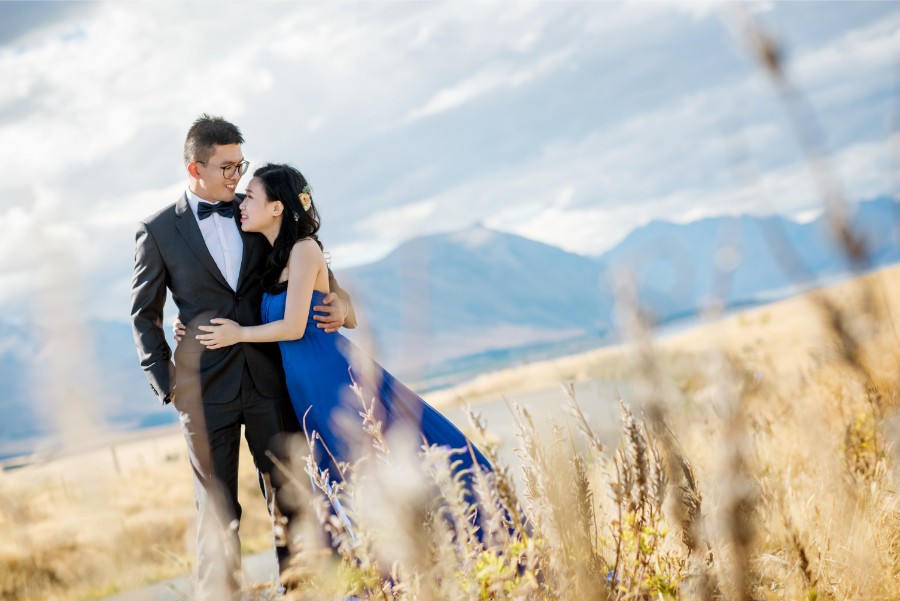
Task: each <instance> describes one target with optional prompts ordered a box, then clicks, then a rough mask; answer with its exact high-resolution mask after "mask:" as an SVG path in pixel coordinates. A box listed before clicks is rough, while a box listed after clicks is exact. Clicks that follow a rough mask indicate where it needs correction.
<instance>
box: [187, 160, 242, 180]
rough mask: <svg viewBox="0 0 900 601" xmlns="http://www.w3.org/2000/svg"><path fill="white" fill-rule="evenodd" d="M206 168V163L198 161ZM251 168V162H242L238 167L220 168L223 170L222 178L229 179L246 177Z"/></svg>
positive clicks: (224, 166)
mask: <svg viewBox="0 0 900 601" xmlns="http://www.w3.org/2000/svg"><path fill="white" fill-rule="evenodd" d="M196 162H198V163H200V164H201V165H203V166H204V167H206V163H204V162H203V161H196ZM249 168H250V161H241V162H240V163H238V164H237V165H223V166H222V167H219V169H221V170H222V176H223V177H225V178H226V179H227V178H230V177H234V175H235V174H238V175H244V174H245V173H247V169H249Z"/></svg>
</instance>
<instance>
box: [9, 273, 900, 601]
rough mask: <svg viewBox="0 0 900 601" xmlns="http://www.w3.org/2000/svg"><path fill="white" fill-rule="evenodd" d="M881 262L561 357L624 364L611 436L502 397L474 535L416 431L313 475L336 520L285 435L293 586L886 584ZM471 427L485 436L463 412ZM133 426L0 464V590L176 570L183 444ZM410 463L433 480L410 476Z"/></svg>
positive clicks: (894, 281)
mask: <svg viewBox="0 0 900 601" xmlns="http://www.w3.org/2000/svg"><path fill="white" fill-rule="evenodd" d="M898 276H900V269H898V268H891V269H888V270H884V271H882V272H879V273H876V274H873V275H870V276H866V277H863V278H860V279H858V280H855V281H853V282H848V283H845V284H842V285H839V286H835V287H832V288H830V289H828V290H827V291H825V292H819V293H815V295H814V296H811V297H810V296H807V297H806V298H798V299H792V300H789V301H785V302H783V303H780V304H777V305H772V306H769V307H765V308H761V309H757V310H755V311H752V312H748V313H745V314H741V315H738V316H734V317H731V318H729V319H726V320H723V321H720V322H718V323H715V324H711V325H707V326H704V327H703V328H699V329H697V330H695V331H692V332H687V333H684V334H681V335H679V336H676V337H673V338H670V339H667V340H664V341H660V342H656V343H651V342H650V341H649V340H647V339H646V338H642V337H641V332H640V331H637V334H636V339H635V344H632V345H630V346H629V347H627V348H622V349H619V351H617V352H610V351H606V352H604V353H601V354H597V353H589V354H586V355H583V356H581V357H580V358H572V359H567V360H566V361H568V362H569V363H571V364H572V365H574V364H576V363H579V362H580V366H581V367H580V373H582V375H583V376H584V377H592V376H593V375H596V374H598V373H611V372H615V373H616V375H617V376H625V377H627V378H633V379H634V380H635V381H636V382H638V383H639V384H640V385H638V386H636V387H635V388H634V391H633V392H632V393H630V394H631V395H632V396H631V398H624V399H622V401H623V403H622V409H621V415H622V436H621V443H620V444H619V445H618V447H617V448H605V447H604V445H603V444H602V443H601V441H600V440H598V439H597V437H596V436H595V435H593V433H592V422H591V420H590V418H589V416H585V415H584V414H582V413H581V411H580V410H579V409H578V405H577V399H575V398H574V392H573V390H572V388H571V387H564V390H563V391H562V392H560V393H559V394H558V402H559V405H560V406H561V407H568V410H569V412H570V413H571V414H572V415H574V421H570V422H569V423H570V425H569V426H568V427H563V426H562V425H555V424H548V423H541V424H534V423H532V418H531V416H530V415H529V414H528V412H527V411H525V410H524V409H522V408H518V407H515V406H514V405H513V406H511V411H512V413H513V415H514V418H515V420H516V421H517V428H518V432H519V434H518V438H517V440H516V441H511V440H502V441H501V444H502V445H507V446H508V445H515V446H516V447H517V451H516V456H517V460H516V462H515V463H516V465H512V466H508V467H507V466H504V464H503V461H502V460H501V459H500V456H499V455H498V454H497V449H496V448H494V447H491V446H490V445H489V446H488V451H489V453H490V454H491V457H492V460H493V461H495V462H496V465H497V467H498V469H497V471H496V473H494V474H481V475H478V477H477V479H476V486H475V489H476V492H477V494H478V496H479V503H478V506H479V507H480V514H479V516H480V519H481V524H480V525H481V527H482V529H483V534H482V536H481V537H480V538H479V536H478V535H476V532H475V529H474V528H475V526H474V525H473V523H472V521H471V519H470V518H471V517H472V515H473V511H474V506H472V505H470V504H468V503H466V502H465V498H464V497H463V496H462V492H461V488H460V485H459V483H458V482H457V481H455V480H454V479H453V478H452V476H451V472H450V471H449V470H448V469H447V464H446V460H447V457H446V454H445V453H444V452H443V451H442V450H440V449H428V450H426V451H425V452H424V454H422V453H420V454H418V455H417V454H415V453H412V452H409V449H410V446H409V445H408V444H405V443H404V441H403V440H395V439H391V440H385V439H384V436H383V435H382V434H381V432H380V429H379V427H378V425H377V423H376V422H374V421H373V420H371V419H370V420H368V421H367V427H366V431H367V433H368V438H369V439H370V440H371V441H372V443H373V444H372V445H371V449H372V453H370V454H368V455H367V456H366V458H365V459H363V460H360V461H359V462H358V463H357V464H354V465H353V466H347V474H348V481H347V482H346V486H345V487H341V486H339V487H337V490H336V492H333V493H329V494H332V495H336V497H337V498H339V499H340V501H341V503H342V506H343V507H344V508H345V509H346V511H347V513H348V515H349V517H350V521H351V524H352V527H351V528H352V534H351V529H349V528H348V527H347V524H346V523H345V522H344V521H341V520H338V519H336V518H335V517H334V516H333V513H332V512H330V511H328V506H329V499H328V496H329V494H326V493H325V492H324V490H323V489H324V488H325V486H324V485H325V478H327V476H326V475H324V474H320V473H317V472H316V471H315V469H314V468H313V467H312V466H309V465H307V464H305V463H304V462H303V456H304V455H305V453H303V452H302V449H301V452H300V453H298V454H297V457H298V459H299V461H298V462H297V465H295V466H294V468H293V469H294V470H295V475H296V476H297V483H298V492H299V495H300V496H301V497H303V503H304V504H306V505H307V506H308V507H309V508H310V510H309V511H306V512H305V514H304V518H303V519H302V520H300V522H299V523H298V524H295V530H294V534H295V538H294V543H295V551H296V553H297V554H296V560H295V561H296V565H295V569H294V570H293V573H292V574H291V578H290V581H291V582H293V583H294V584H295V586H297V588H296V589H295V590H294V591H293V592H292V593H291V594H292V595H293V597H294V598H297V599H340V598H343V597H345V596H346V595H347V594H355V595H358V596H359V597H361V598H371V599H451V598H452V599H473V598H493V599H505V598H520V599H583V598H595V599H631V598H638V599H640V598H648V599H649V598H660V597H662V598H676V599H813V598H818V599H860V600H862V599H866V600H869V599H896V598H898V597H900V584H898V582H900V559H898V558H900V499H898V495H897V492H896V491H897V479H898V469H897V466H898V462H897V457H896V452H897V449H898V447H897V445H896V441H897V439H898V438H900V413H898V409H900V407H898V373H900V371H898V362H900V346H898V342H897V337H896V334H895V329H894V324H893V320H892V315H897V314H900V313H898V312H900V277H898ZM823 299H827V301H826V300H823ZM885 299H894V302H893V305H887V304H885V303H884V300H885ZM791 337H793V338H795V339H796V344H794V345H791V344H784V341H785V339H787V340H790V339H791ZM557 363H558V362H557ZM566 375H571V374H566ZM498 381H500V382H502V381H503V379H502V376H501V377H500V379H499V380H498ZM549 383H550V382H548V381H545V382H544V385H547V384H549ZM610 402H615V399H610ZM572 423H574V424H576V427H572V426H571V424H572ZM488 426H489V425H488ZM470 432H471V434H472V435H473V437H475V438H476V439H479V440H482V441H484V440H496V437H493V436H491V434H490V433H489V432H487V431H486V426H483V425H481V424H480V423H478V420H477V419H476V420H475V423H474V425H473V427H472V429H471V431H470ZM548 435H549V436H548ZM148 444H150V443H148V442H144V443H142V445H143V446H142V447H140V448H142V449H143V453H144V454H143V455H140V454H137V453H136V452H135V453H133V454H132V456H130V455H129V454H128V452H127V449H126V448H125V447H120V448H119V451H118V454H117V456H116V461H115V463H114V462H113V460H112V457H111V455H109V454H99V453H98V454H97V455H96V456H95V457H93V458H81V459H79V460H77V461H76V460H74V459H73V460H70V461H69V462H68V463H56V464H50V465H47V466H44V467H32V468H27V469H25V470H21V471H18V472H12V473H9V474H5V475H4V476H3V478H2V480H0V503H2V505H0V508H2V512H0V520H2V521H0V532H2V536H0V541H2V543H0V544H2V547H0V591H2V595H0V598H3V599H10V600H12V599H15V600H25V599H90V598H97V597H101V596H103V595H104V594H112V593H114V592H116V591H118V590H123V589H128V588H131V587H134V586H138V585H140V584H141V583H143V582H146V581H149V580H153V579H159V578H165V577H169V576H172V575H175V574H180V573H184V572H185V571H187V570H188V566H189V565H190V563H191V554H192V544H191V542H192V538H193V525H192V523H191V522H192V519H193V515H194V510H193V506H192V491H191V482H190V473H189V470H188V467H187V464H186V458H185V456H184V452H183V449H182V445H183V442H182V441H181V440H180V436H179V435H177V434H176V435H174V436H169V437H167V438H162V439H160V441H159V442H156V443H154V445H156V447H157V448H155V449H153V450H152V451H150V450H148V446H147V445H148ZM160 445H161V446H160ZM136 448H137V447H136ZM106 453H108V451H107V452H106ZM141 457H142V458H141ZM153 457H157V458H158V459H157V460H154V459H153ZM242 465H243V467H242V474H243V475H242V490H241V498H242V501H243V503H244V505H245V508H246V510H245V514H244V515H245V519H244V523H243V524H242V533H243V534H244V540H245V543H249V545H250V547H251V548H265V547H267V546H268V545H269V544H270V539H269V525H268V524H267V522H266V519H265V513H264V511H265V510H264V508H263V505H262V501H261V498H260V494H259V491H258V490H257V488H256V479H255V475H254V473H253V471H252V469H251V466H252V463H251V462H250V461H249V460H248V457H246V455H245V456H244V461H243V462H242ZM308 473H312V475H313V476H314V477H315V479H316V480H317V482H318V484H319V485H320V486H319V489H318V491H317V492H316V493H315V494H313V492H312V491H311V490H310V487H309V484H308V483H309V477H308ZM513 474H516V475H513ZM423 482H431V485H432V486H433V490H434V491H437V493H438V494H437V495H425V494H423V491H425V490H426V487H425V485H424V484H422V483H423ZM438 498H442V499H450V501H449V502H444V503H437V502H436V499H438ZM252 596H253V597H255V598H268V597H270V596H272V591H271V589H270V588H267V587H265V586H256V587H255V588H254V592H253V594H252Z"/></svg>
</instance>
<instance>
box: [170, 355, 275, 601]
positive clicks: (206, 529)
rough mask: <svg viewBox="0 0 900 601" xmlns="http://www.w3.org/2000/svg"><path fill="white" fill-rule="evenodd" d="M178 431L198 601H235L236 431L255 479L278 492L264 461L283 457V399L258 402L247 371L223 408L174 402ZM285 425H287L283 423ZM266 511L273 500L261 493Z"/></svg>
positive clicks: (238, 550)
mask: <svg viewBox="0 0 900 601" xmlns="http://www.w3.org/2000/svg"><path fill="white" fill-rule="evenodd" d="M175 407H176V409H177V410H178V416H179V420H180V422H181V430H182V432H183V433H184V437H185V441H186V442H187V447H188V453H189V456H190V462H191V468H192V469H193V473H194V494H195V497H196V500H197V512H198V516H197V566H196V577H197V592H198V595H197V599H198V600H201V601H206V600H215V601H222V600H228V599H232V598H235V599H236V598H239V591H240V584H239V580H238V575H239V572H240V565H241V564H240V559H241V546H240V539H239V536H238V526H239V524H240V519H241V505H240V503H239V502H238V457H239V453H240V441H241V425H242V424H243V425H244V431H245V437H246V439H247V444H248V446H249V447H250V452H251V454H252V455H253V461H254V463H255V465H256V468H257V470H258V471H259V473H260V482H261V485H262V482H263V478H262V474H269V475H270V476H271V480H272V482H273V484H274V486H276V487H278V485H279V482H280V481H281V479H282V478H280V477H279V476H280V472H279V470H278V469H277V468H275V467H274V465H273V461H272V460H271V459H270V458H269V457H268V456H267V455H266V451H271V452H272V453H273V454H274V455H275V456H276V457H283V456H284V455H283V452H282V445H283V440H282V439H283V434H284V432H285V425H287V426H288V428H291V429H292V427H291V423H288V424H286V423H285V422H286V418H287V416H286V415H285V407H290V402H289V401H288V400H287V399H286V398H284V397H278V398H271V397H266V396H263V395H262V394H261V393H260V392H259V391H258V390H257V389H256V386H255V385H254V384H253V378H252V377H251V375H250V372H249V370H248V369H247V367H246V366H245V367H244V374H243V378H242V380H241V389H240V392H239V393H238V395H237V397H235V398H234V399H231V400H230V401H228V402H225V403H216V404H210V403H203V402H202V401H196V400H183V399H178V398H177V397H176V401H175ZM287 421H289V422H290V420H287ZM263 492H264V494H265V496H266V501H267V504H268V505H269V507H272V506H273V503H274V495H273V492H272V491H271V490H265V489H264V491H263ZM276 551H277V552H278V556H279V564H280V565H282V566H283V565H285V562H286V560H287V554H288V550H287V548H286V547H285V546H277V547H276Z"/></svg>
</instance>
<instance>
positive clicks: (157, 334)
mask: <svg viewBox="0 0 900 601" xmlns="http://www.w3.org/2000/svg"><path fill="white" fill-rule="evenodd" d="M165 304H166V268H165V263H164V262H163V260H162V256H161V255H160V253H159V247H158V246H157V245H156V240H154V238H153V235H152V234H151V233H150V231H149V230H148V229H147V225H146V224H144V223H141V224H140V225H139V226H138V230H137V236H136V240H135V253H134V277H133V278H132V280H131V329H132V332H133V334H134V343H135V346H136V347H137V352H138V357H139V358H140V360H141V368H142V369H143V370H144V372H145V373H146V374H147V379H148V380H150V388H152V389H153V392H155V393H156V394H157V396H159V397H160V399H163V398H164V397H165V396H166V395H168V393H170V392H171V391H172V389H173V388H174V386H175V365H174V363H172V349H171V348H170V347H169V343H168V342H167V341H166V336H165V332H164V331H163V328H162V318H163V307H164V306H165Z"/></svg>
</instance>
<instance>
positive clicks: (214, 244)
mask: <svg viewBox="0 0 900 601" xmlns="http://www.w3.org/2000/svg"><path fill="white" fill-rule="evenodd" d="M187 199H188V204H190V205H191V210H192V211H193V212H194V219H196V220H197V224H198V225H199V226H200V232H201V233H202V234H203V240H204V241H206V248H208V249H209V254H211V255H212V258H213V261H215V262H216V265H218V267H219V271H221V272H222V275H223V276H225V281H226V282H228V285H229V286H231V289H232V290H237V285H238V275H240V273H241V260H242V258H243V256H244V241H243V240H242V239H241V233H240V232H239V231H238V225H237V223H236V222H235V221H234V219H231V218H229V217H224V216H223V215H219V214H218V213H213V214H212V215H210V216H209V217H207V218H206V219H203V220H201V219H200V217H198V216H197V207H198V205H199V204H200V203H201V202H208V201H206V200H203V199H202V198H200V197H199V196H197V195H196V194H194V193H193V192H191V191H190V190H188V191H187ZM211 204H216V203H211ZM235 210H237V209H235Z"/></svg>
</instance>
